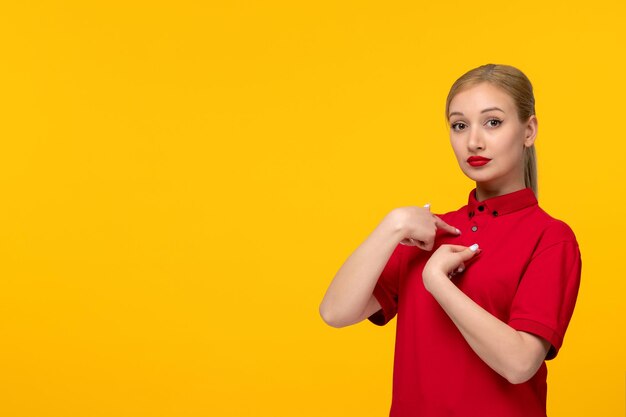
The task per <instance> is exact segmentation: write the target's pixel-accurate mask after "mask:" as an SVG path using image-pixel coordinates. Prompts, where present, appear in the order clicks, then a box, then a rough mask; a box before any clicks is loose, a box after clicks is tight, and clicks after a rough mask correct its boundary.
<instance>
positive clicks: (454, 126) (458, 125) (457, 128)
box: [451, 122, 465, 132]
mask: <svg viewBox="0 0 626 417" xmlns="http://www.w3.org/2000/svg"><path fill="white" fill-rule="evenodd" d="M461 126H463V127H465V123H463V122H457V123H453V124H452V126H451V127H452V130H454V131H455V132H460V131H461V130H463V129H462V128H461Z"/></svg>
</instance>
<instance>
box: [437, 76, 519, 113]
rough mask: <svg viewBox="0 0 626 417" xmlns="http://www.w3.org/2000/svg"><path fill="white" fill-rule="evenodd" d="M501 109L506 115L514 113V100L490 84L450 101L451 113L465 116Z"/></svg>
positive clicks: (478, 85)
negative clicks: (489, 109)
mask: <svg viewBox="0 0 626 417" xmlns="http://www.w3.org/2000/svg"><path fill="white" fill-rule="evenodd" d="M490 107H499V108H501V109H502V110H504V112H505V113H509V112H511V113H512V112H514V110H515V103H514V102H513V98H511V96H509V95H508V94H507V93H506V92H505V91H504V90H502V89H501V88H498V87H496V86H494V85H492V84H489V83H480V84H477V85H475V86H472V87H468V88H466V89H464V90H462V91H461V92H460V93H457V94H456V95H455V96H454V98H453V99H452V101H450V108H449V112H450V113H452V112H461V113H463V114H464V115H468V114H480V112H481V110H483V109H487V108H490Z"/></svg>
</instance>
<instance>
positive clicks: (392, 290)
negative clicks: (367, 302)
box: [368, 244, 408, 326]
mask: <svg viewBox="0 0 626 417" xmlns="http://www.w3.org/2000/svg"><path fill="white" fill-rule="evenodd" d="M407 247H408V246H405V245H402V244H398V245H397V246H396V248H395V249H394V251H393V253H392V254H391V256H390V257H389V260H388V261H387V264H386V265H385V267H384V269H383V271H382V272H381V274H380V277H379V278H378V281H377V282H376V286H375V287H374V292H373V294H374V297H376V299H377V300H378V303H379V304H380V306H381V309H380V310H378V311H377V312H376V313H374V314H372V315H371V316H369V317H368V320H369V321H371V322H372V323H374V324H376V325H378V326H383V325H385V324H387V323H388V322H389V321H390V320H391V319H392V318H394V317H395V315H396V313H397V311H398V287H399V285H400V276H401V274H402V265H403V251H404V248H407Z"/></svg>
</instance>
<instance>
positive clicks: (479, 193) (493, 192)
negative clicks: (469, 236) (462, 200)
mask: <svg viewBox="0 0 626 417" xmlns="http://www.w3.org/2000/svg"><path fill="white" fill-rule="evenodd" d="M524 188H526V185H525V184H524V182H523V181H522V182H516V183H514V184H507V185H505V186H490V185H487V184H481V183H476V200H478V201H483V200H486V199H488V198H493V197H498V196H501V195H505V194H509V193H513V192H515V191H519V190H522V189H524Z"/></svg>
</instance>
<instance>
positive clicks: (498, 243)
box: [369, 188, 582, 417]
mask: <svg viewBox="0 0 626 417" xmlns="http://www.w3.org/2000/svg"><path fill="white" fill-rule="evenodd" d="M475 191H476V189H473V190H472V191H471V192H470V194H469V199H468V203H467V205H465V206H463V207H461V208H460V209H459V210H457V211H451V212H448V213H445V214H442V215H439V214H438V216H439V217H441V219H442V220H444V221H445V222H446V223H448V224H450V225H452V226H454V227H457V228H459V229H460V230H461V235H459V236H455V235H451V234H448V233H445V232H443V231H441V230H439V231H438V232H437V235H436V238H435V247H434V248H433V250H432V252H428V251H424V250H421V249H420V248H418V247H415V246H404V245H400V244H399V245H398V246H397V247H396V249H395V250H394V252H393V254H392V255H391V257H390V258H389V261H388V262H387V264H386V266H385V268H384V270H383V272H382V274H381V276H380V278H379V280H378V282H377V284H376V287H375V288H374V296H375V297H376V298H377V300H378V301H379V303H380V305H381V307H382V309H381V310H379V311H378V312H376V313H375V314H373V315H372V316H370V317H369V320H370V321H371V322H372V323H374V324H377V325H384V324H386V323H387V322H389V320H391V319H392V318H393V317H395V316H396V314H397V316H398V319H397V327H396V347H395V358H394V373H393V399H392V404H391V411H390V416H391V417H413V416H416V417H417V416H419V417H438V416H463V417H472V416H476V417H496V416H497V417H499V416H507V417H516V416H519V417H538V416H543V417H545V416H546V391H547V386H546V376H547V369H546V364H545V362H544V363H543V364H542V365H541V367H540V368H539V370H538V371H537V373H536V374H535V375H534V376H533V377H532V378H531V379H530V380H528V381H527V382H525V383H523V384H511V383H509V382H508V381H507V380H506V379H505V378H503V377H502V376H500V375H499V374H498V373H496V372H495V371H494V370H492V369H491V368H490V367H489V366H488V365H487V364H486V363H485V362H483V360H482V359H480V357H479V356H478V355H477V354H476V353H475V352H474V351H473V350H472V348H471V347H470V345H469V344H468V343H467V342H466V341H465V339H464V338H463V336H462V334H461V333H460V331H459V330H458V329H457V327H456V326H455V324H454V323H453V322H452V320H451V319H450V318H449V317H448V315H447V314H446V313H445V311H444V310H443V309H442V308H441V306H440V305H439V304H438V303H437V301H436V300H435V299H434V298H433V296H432V295H431V294H430V293H429V292H427V291H426V289H425V288H424V284H423V282H422V271H423V269H424V265H425V263H426V261H427V260H428V258H429V256H430V255H431V254H432V253H433V252H434V251H435V250H436V249H437V248H438V247H439V246H440V245H442V244H445V243H451V244H457V245H464V246H470V245H471V244H473V243H478V244H479V246H480V248H481V249H482V253H481V254H480V256H479V257H477V258H476V259H475V260H474V261H473V262H472V263H471V264H470V265H469V266H468V267H467V269H466V270H465V271H464V272H463V273H462V274H460V275H457V276H455V277H453V278H452V281H453V282H454V283H455V284H456V285H457V286H458V287H459V288H460V289H461V290H462V291H463V292H464V293H465V294H467V295H468V296H469V297H470V298H471V299H472V300H474V301H475V302H476V303H478V304H479V305H480V306H482V307H483V308H484V309H485V310H487V311H488V312H489V313H491V314H493V315H494V316H496V317H497V318H499V319H500V320H502V321H503V322H504V323H507V324H508V325H509V326H511V327H513V328H514V329H517V330H522V331H525V332H529V333H533V334H535V335H537V336H540V337H542V338H544V339H546V340H548V341H549V342H550V343H551V345H552V346H551V348H550V351H549V353H548V355H547V357H546V359H552V358H554V357H555V356H556V355H557V353H558V351H559V348H560V347H561V344H562V343H563V337H564V335H565V330H566V329H567V326H568V324H569V321H570V318H571V316H572V313H573V311H574V305H575V303H576V297H577V295H578V288H579V285H580V275H581V265H582V261H581V255H580V251H579V248H578V243H577V241H576V237H575V235H574V233H573V231H572V230H571V229H570V227H569V226H568V225H567V224H566V223H564V222H563V221H561V220H558V219H555V218H553V217H551V216H550V215H548V214H547V213H546V212H545V211H543V209H541V208H540V207H539V205H538V203H537V199H536V197H535V194H534V193H533V191H532V189H530V188H524V189H522V190H519V191H515V192H512V193H509V194H506V195H502V196H498V197H493V198H489V199H486V200H484V201H478V200H476V196H475Z"/></svg>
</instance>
